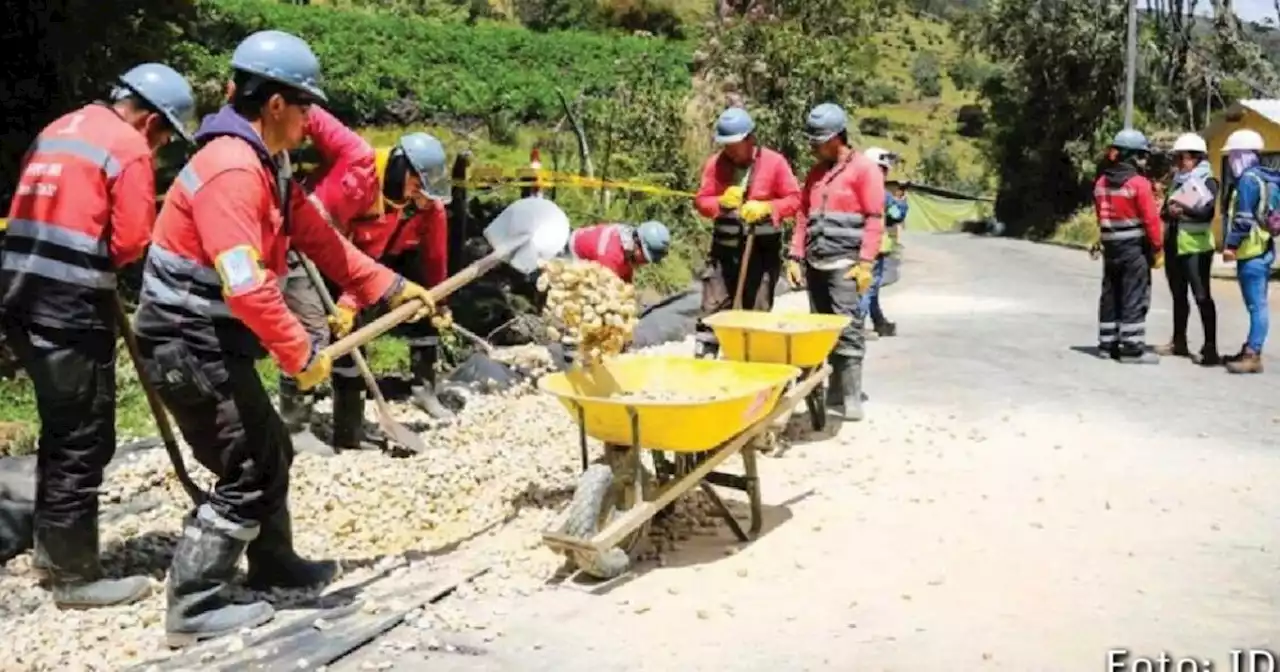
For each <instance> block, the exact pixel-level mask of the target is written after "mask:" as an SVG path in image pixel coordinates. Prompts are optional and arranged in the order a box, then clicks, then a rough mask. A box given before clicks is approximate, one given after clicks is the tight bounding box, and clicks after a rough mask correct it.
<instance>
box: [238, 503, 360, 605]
mask: <svg viewBox="0 0 1280 672" xmlns="http://www.w3.org/2000/svg"><path fill="white" fill-rule="evenodd" d="M245 557H247V558H248V559H249V575H248V577H246V578H245V585H247V586H248V587H250V588H252V589H254V590H270V589H272V588H311V587H313V586H323V585H328V583H329V582H330V581H332V580H333V577H334V576H335V575H337V573H338V563H336V562H333V561H326V560H321V561H311V560H306V559H304V558H302V557H299V556H298V554H297V552H295V551H294V550H293V522H292V520H291V518H290V516H289V508H288V507H287V506H282V507H280V510H279V511H277V512H276V513H275V514H274V515H272V516H271V517H270V518H268V519H266V520H264V521H262V528H261V531H260V533H259V534H258V538H257V539H254V540H253V541H251V542H249V548H248V549H247V550H246V551H245Z"/></svg>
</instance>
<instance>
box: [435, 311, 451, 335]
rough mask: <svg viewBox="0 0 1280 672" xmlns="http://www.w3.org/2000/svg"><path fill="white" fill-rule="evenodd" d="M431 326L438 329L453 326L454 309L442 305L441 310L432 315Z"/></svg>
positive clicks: (441, 329)
mask: <svg viewBox="0 0 1280 672" xmlns="http://www.w3.org/2000/svg"><path fill="white" fill-rule="evenodd" d="M431 326H433V327H435V328H436V330H437V331H443V330H445V329H448V328H449V327H452V326H453V311H451V310H449V309H448V307H444V306H442V307H441V308H440V310H438V311H436V314H435V315H432V316H431Z"/></svg>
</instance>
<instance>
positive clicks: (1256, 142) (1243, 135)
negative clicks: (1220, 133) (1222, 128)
mask: <svg viewBox="0 0 1280 672" xmlns="http://www.w3.org/2000/svg"><path fill="white" fill-rule="evenodd" d="M1263 145H1264V143H1263V142H1262V136H1261V135H1258V132H1257V131H1251V130H1249V129H1247V128H1242V129H1240V130H1238V131H1232V133H1231V135H1228V136H1227V143H1226V144H1225V145H1223V146H1222V151H1224V152H1235V151H1244V152H1260V151H1262V148H1263Z"/></svg>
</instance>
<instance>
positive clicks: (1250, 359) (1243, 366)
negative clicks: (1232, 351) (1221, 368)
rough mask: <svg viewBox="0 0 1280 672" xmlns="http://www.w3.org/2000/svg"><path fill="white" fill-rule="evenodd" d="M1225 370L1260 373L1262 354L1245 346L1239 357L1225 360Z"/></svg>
mask: <svg viewBox="0 0 1280 672" xmlns="http://www.w3.org/2000/svg"><path fill="white" fill-rule="evenodd" d="M1227 371H1230V372H1231V373H1262V355H1260V354H1258V353H1256V352H1254V351H1253V350H1250V349H1249V348H1245V349H1244V351H1243V352H1241V353H1240V358H1239V359H1236V360H1234V361H1231V362H1227Z"/></svg>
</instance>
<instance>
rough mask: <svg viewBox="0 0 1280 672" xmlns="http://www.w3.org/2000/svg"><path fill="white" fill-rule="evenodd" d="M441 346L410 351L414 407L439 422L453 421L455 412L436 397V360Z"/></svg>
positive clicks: (411, 349)
mask: <svg viewBox="0 0 1280 672" xmlns="http://www.w3.org/2000/svg"><path fill="white" fill-rule="evenodd" d="M438 348H439V346H435V345H423V346H416V347H411V348H410V349H409V372H410V373H411V374H412V375H413V382H412V384H411V385H410V390H411V391H412V392H413V405H414V406H417V407H418V408H420V409H422V411H423V412H424V413H426V414H427V415H430V416H431V417H433V418H435V419H437V420H452V419H453V418H454V415H453V411H451V410H449V409H448V408H445V405H444V404H442V403H440V398H439V397H437V396H436V358H437V356H438V353H439V350H438Z"/></svg>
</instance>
